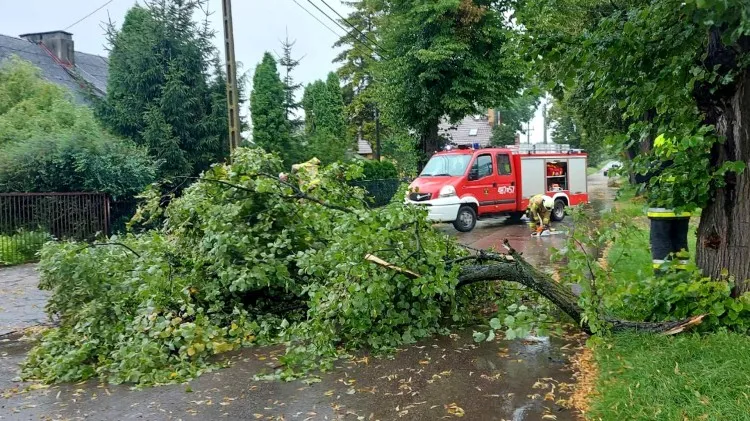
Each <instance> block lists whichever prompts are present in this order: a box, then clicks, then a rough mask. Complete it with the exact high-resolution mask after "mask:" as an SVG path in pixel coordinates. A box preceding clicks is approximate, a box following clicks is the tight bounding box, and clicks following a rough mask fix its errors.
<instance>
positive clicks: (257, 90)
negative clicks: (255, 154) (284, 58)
mask: <svg viewBox="0 0 750 421" xmlns="http://www.w3.org/2000/svg"><path fill="white" fill-rule="evenodd" d="M285 98H286V92H285V90H284V83H283V82H282V81H281V78H280V77H279V72H278V70H277V67H276V60H275V59H274V58H273V56H272V55H271V53H268V52H266V53H265V54H264V55H263V60H262V61H261V62H260V64H258V66H257V67H256V68H255V75H254V76H253V90H252V92H251V93H250V115H251V117H252V120H253V143H255V144H256V145H258V146H260V147H261V148H263V149H265V150H267V151H269V152H276V153H278V154H279V155H280V156H282V157H284V162H285V163H286V164H288V165H291V163H292V161H293V157H294V156H296V155H295V154H297V153H299V151H298V150H297V149H293V148H295V147H296V146H297V145H293V143H292V137H291V125H290V122H289V120H287V114H286V108H285V105H284V104H285Z"/></svg>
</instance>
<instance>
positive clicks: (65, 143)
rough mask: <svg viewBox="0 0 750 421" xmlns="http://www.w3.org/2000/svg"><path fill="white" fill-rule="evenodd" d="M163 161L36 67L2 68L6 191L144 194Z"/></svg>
mask: <svg viewBox="0 0 750 421" xmlns="http://www.w3.org/2000/svg"><path fill="white" fill-rule="evenodd" d="M155 172H156V164H155V163H154V162H153V161H152V160H151V159H150V158H149V157H148V155H147V152H146V150H145V149H144V148H139V147H137V146H136V145H135V144H134V143H132V142H131V141H129V140H126V139H122V138H118V137H116V136H113V135H112V134H110V133H109V132H107V131H106V130H104V129H103V128H102V126H101V125H100V124H99V123H98V121H97V120H96V118H95V117H94V113H93V111H92V110H90V109H89V108H87V107H84V106H81V105H78V104H76V103H74V101H73V99H72V97H71V95H70V93H69V92H67V91H66V90H65V89H64V88H61V87H60V86H57V85H55V84H53V83H50V82H48V81H45V80H44V79H43V78H42V77H41V73H40V70H39V69H37V68H36V67H34V66H33V65H32V64H31V63H28V62H25V61H22V60H19V59H15V58H14V59H11V60H9V61H6V62H2V63H0V191H3V192H48V191H55V192H70V191H97V192H104V193H109V194H110V195H112V196H115V197H119V196H127V195H133V194H136V193H139V192H140V191H142V190H143V189H144V188H145V186H147V185H148V184H149V183H151V182H153V181H154V175H155Z"/></svg>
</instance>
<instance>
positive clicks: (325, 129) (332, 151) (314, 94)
mask: <svg viewBox="0 0 750 421" xmlns="http://www.w3.org/2000/svg"><path fill="white" fill-rule="evenodd" d="M302 105H303V107H304V110H305V133H306V134H307V143H308V149H309V150H308V154H309V155H313V156H316V157H317V158H318V159H320V160H321V161H322V162H325V163H330V162H334V161H339V160H343V159H344V156H345V153H346V151H347V149H348V147H349V146H351V145H352V144H353V143H354V142H353V141H351V140H349V138H348V136H347V130H346V120H345V115H344V100H343V96H342V93H341V82H340V80H339V78H338V76H336V74H335V73H333V72H331V73H329V74H328V77H327V79H326V81H322V80H317V81H315V82H313V83H311V84H309V85H307V87H306V88H305V93H304V96H303V97H302Z"/></svg>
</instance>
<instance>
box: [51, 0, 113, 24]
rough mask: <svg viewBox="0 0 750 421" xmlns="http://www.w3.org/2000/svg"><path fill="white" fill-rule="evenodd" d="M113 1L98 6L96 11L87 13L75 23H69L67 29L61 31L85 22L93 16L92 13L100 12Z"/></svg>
mask: <svg viewBox="0 0 750 421" xmlns="http://www.w3.org/2000/svg"><path fill="white" fill-rule="evenodd" d="M113 1H115V0H109V1H108V2H106V3H104V4H103V5H101V6H99V7H98V8H97V9H96V10H94V11H93V12H91V13H89V14H88V15H86V16H84V17H82V18H80V19H78V20H77V21H75V22H73V23H71V24H70V25H68V27H67V28H65V29H63V31H67V30H68V29H70V28H72V27H74V26H76V25H78V24H79V23H81V22H83V21H84V20H86V19H88V18H89V17H91V15H93V14H94V13H96V12H98V11H100V10H102V9H104V7H105V6H107V5H108V4H110V3H112V2H113Z"/></svg>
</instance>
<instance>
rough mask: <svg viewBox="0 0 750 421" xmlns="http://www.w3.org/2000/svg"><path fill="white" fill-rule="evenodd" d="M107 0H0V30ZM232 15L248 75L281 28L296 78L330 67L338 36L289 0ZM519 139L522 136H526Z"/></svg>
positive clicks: (113, 8) (121, 6)
mask: <svg viewBox="0 0 750 421" xmlns="http://www.w3.org/2000/svg"><path fill="white" fill-rule="evenodd" d="M107 1H108V0H23V1H20V0H0V33H2V34H4V35H11V36H18V35H20V34H23V33H28V32H45V31H53V30H58V29H65V28H67V27H68V26H70V25H72V24H74V23H75V22H76V21H78V20H79V19H81V18H83V17H84V16H86V15H88V14H89V13H91V12H93V11H94V10H96V9H97V8H99V7H100V6H102V5H104V4H105V3H107ZM296 1H297V2H298V3H299V4H300V5H301V6H303V7H304V8H305V9H307V10H308V11H309V12H310V13H312V14H313V15H315V16H316V17H317V18H318V19H320V20H321V21H323V22H324V23H325V24H326V25H327V26H328V27H329V28H332V29H333V30H335V32H337V33H338V34H343V32H344V31H343V30H342V29H340V28H338V27H337V26H336V25H335V24H334V23H333V22H331V21H329V20H328V18H326V17H325V16H324V15H323V14H322V13H321V12H320V11H318V10H317V9H315V7H314V6H313V5H311V4H310V3H309V1H308V0H296ZM326 2H327V3H328V4H329V5H331V6H332V7H333V8H335V9H337V11H338V12H339V13H341V14H342V15H345V13H346V12H347V10H348V9H347V8H346V7H345V6H342V5H341V2H340V0H326ZM314 3H315V4H316V5H318V7H320V8H321V9H323V11H325V12H326V13H327V14H328V15H329V16H330V17H332V18H336V17H337V16H336V15H335V14H334V13H333V12H332V11H331V10H330V9H327V7H326V6H325V5H324V4H323V2H322V1H321V0H314ZM134 4H136V1H135V0H112V1H111V2H110V3H109V4H107V5H106V6H104V7H103V8H102V9H101V10H99V11H97V12H95V13H93V14H92V15H91V16H89V17H87V18H86V19H84V20H82V21H81V22H79V23H77V24H75V25H74V26H73V27H71V28H70V29H68V32H71V33H73V40H74V42H75V48H76V50H77V51H83V52H86V53H92V54H100V55H106V54H107V52H106V50H105V37H104V30H103V29H102V25H103V23H104V22H106V21H107V20H108V19H109V18H111V19H112V20H113V21H114V22H116V23H117V24H118V26H119V25H121V24H122V20H123V18H124V16H125V13H126V12H127V11H128V9H129V8H131V7H132V6H133V5H134ZM208 6H209V10H210V11H211V12H213V15H212V16H211V18H210V21H211V22H212V26H213V28H214V29H215V30H216V31H217V33H216V39H215V44H216V46H217V47H218V48H219V49H220V51H221V54H222V56H223V54H224V51H223V47H222V45H223V40H222V39H221V37H222V33H221V29H222V24H221V0H209V1H208ZM232 15H233V18H234V36H235V50H236V55H237V60H238V61H239V62H241V64H242V66H243V67H242V70H243V71H249V72H250V76H252V70H253V69H254V67H255V65H256V64H257V63H258V62H259V61H260V59H261V58H262V56H263V52H265V51H271V52H276V53H281V48H280V47H281V46H280V43H279V40H281V39H283V38H284V36H285V31H286V30H288V31H289V38H290V39H296V40H297V43H296V44H295V56H296V58H299V57H302V56H304V58H303V59H302V62H301V64H300V66H299V67H298V68H297V71H296V74H295V75H294V77H295V79H296V80H297V81H299V82H301V83H305V84H307V83H310V82H312V81H314V80H316V79H325V76H326V74H327V73H328V72H330V71H332V70H334V69H335V65H334V64H333V63H332V62H331V61H332V60H333V58H334V57H335V56H336V54H337V51H336V50H335V49H333V48H332V46H333V43H334V42H335V41H336V40H337V39H338V37H337V36H336V35H334V34H333V33H332V32H331V30H329V29H327V28H326V27H325V26H323V24H321V23H320V22H318V21H317V20H315V18H313V17H312V16H310V15H309V14H308V13H307V12H306V11H305V10H303V9H302V8H301V7H300V6H298V5H297V4H295V3H294V0H234V1H233V2H232ZM245 108H246V107H245ZM243 111H244V112H246V111H247V110H243ZM244 112H243V114H244ZM542 132H543V123H542V118H541V107H540V110H539V111H538V112H537V116H536V117H535V118H534V121H532V131H531V142H532V143H537V142H540V141H541V139H542ZM523 140H524V141H525V140H526V136H525V135H524V136H523Z"/></svg>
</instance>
